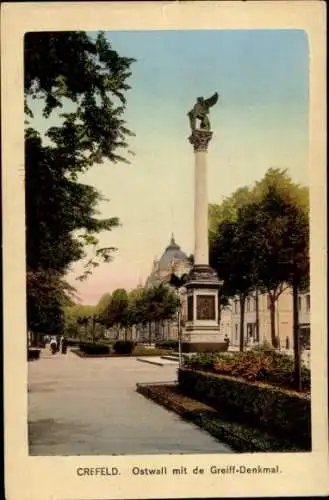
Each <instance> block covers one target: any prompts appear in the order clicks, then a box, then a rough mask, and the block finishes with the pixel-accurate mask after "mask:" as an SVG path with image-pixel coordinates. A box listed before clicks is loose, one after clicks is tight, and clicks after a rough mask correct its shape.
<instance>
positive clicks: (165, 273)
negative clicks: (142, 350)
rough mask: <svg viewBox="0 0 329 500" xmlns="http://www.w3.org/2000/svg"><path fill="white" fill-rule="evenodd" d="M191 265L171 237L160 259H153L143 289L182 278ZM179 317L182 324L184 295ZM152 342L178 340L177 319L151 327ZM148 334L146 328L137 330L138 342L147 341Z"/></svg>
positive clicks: (183, 319)
mask: <svg viewBox="0 0 329 500" xmlns="http://www.w3.org/2000/svg"><path fill="white" fill-rule="evenodd" d="M191 267H192V264H191V262H190V260H189V258H188V256H187V255H186V253H185V252H183V250H182V249H181V247H180V246H179V245H178V244H177V243H176V241H175V238H174V235H172V237H171V240H170V243H169V245H168V246H167V247H166V248H165V250H164V252H163V254H162V255H161V257H160V259H154V261H153V264H152V270H151V273H150V275H149V276H148V278H147V280H146V282H145V288H148V287H152V286H155V285H158V284H160V283H164V282H167V283H169V280H170V277H171V275H172V274H176V275H177V276H182V275H183V274H186V273H188V272H189V271H190V269H191ZM181 317H182V324H184V321H185V319H186V317H187V305H186V298H185V296H184V295H182V296H181ZM151 328H152V338H153V340H160V339H163V340H170V339H177V338H178V323H177V318H174V319H173V320H170V321H163V322H162V323H161V324H160V325H152V326H151ZM149 336H150V332H149V329H148V327H145V328H141V327H139V328H138V337H139V339H140V340H145V341H148V340H149Z"/></svg>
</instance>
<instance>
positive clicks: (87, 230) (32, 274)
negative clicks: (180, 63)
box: [24, 32, 133, 334]
mask: <svg viewBox="0 0 329 500" xmlns="http://www.w3.org/2000/svg"><path fill="white" fill-rule="evenodd" d="M24 54H25V60H24V70H25V73H24V89H25V116H26V128H25V187H26V227H27V230H26V258H27V319H28V328H29V330H30V331H32V332H34V333H38V332H40V333H50V334H54V333H56V332H60V331H61V330H62V328H63V321H64V318H63V307H67V306H68V305H69V304H70V303H72V294H74V290H73V289H72V287H70V286H69V285H68V284H67V283H66V281H65V275H66V273H67V271H68V270H69V268H70V266H71V264H72V263H74V262H76V261H78V260H81V259H82V260H84V271H83V273H82V275H81V277H80V278H81V279H85V278H86V277H87V276H88V275H89V274H90V273H91V272H92V270H93V269H94V268H95V267H96V266H98V265H99V263H100V262H101V261H106V262H107V261H109V260H111V257H112V253H113V251H114V250H115V249H114V248H112V247H108V248H101V247H100V245H99V241H98V234H99V233H100V232H101V231H110V230H112V229H113V228H115V227H116V226H118V224H119V220H118V219H117V218H116V217H112V218H107V219H101V218H100V217H99V213H98V204H99V202H100V201H101V200H102V195H101V193H100V192H98V191H97V190H96V189H95V188H94V187H92V186H89V185H86V184H84V183H83V182H81V175H82V174H83V173H85V172H86V171H87V170H88V169H90V168H91V167H92V166H93V165H95V164H97V163H101V162H102V161H103V160H104V159H107V160H109V161H110V162H120V161H125V162H127V157H126V155H125V150H127V147H128V144H127V139H128V138H129V136H130V135H132V133H131V132H130V131H129V130H128V129H127V127H126V125H125V122H124V119H123V115H124V111H125V107H126V98H125V94H126V92H127V91H128V89H129V85H128V84H127V80H128V79H129V76H130V74H131V73H130V67H131V64H132V63H133V59H130V58H127V57H121V56H119V54H118V53H117V52H116V51H115V50H113V49H112V47H111V45H110V43H109V42H108V41H107V40H106V38H105V36H104V34H102V33H99V34H98V35H97V36H96V37H95V38H91V37H89V36H87V34H86V33H84V32H31V33H27V34H26V36H25V47H24Z"/></svg>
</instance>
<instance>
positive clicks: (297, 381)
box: [292, 273, 302, 392]
mask: <svg viewBox="0 0 329 500" xmlns="http://www.w3.org/2000/svg"><path fill="white" fill-rule="evenodd" d="M292 307H293V337H294V385H295V389H296V391H298V392H301V390H302V384H301V359H300V357H301V356H300V342H299V311H298V282H297V279H296V274H295V273H294V275H293V282H292Z"/></svg>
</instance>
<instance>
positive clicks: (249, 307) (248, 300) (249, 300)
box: [246, 297, 251, 312]
mask: <svg viewBox="0 0 329 500" xmlns="http://www.w3.org/2000/svg"><path fill="white" fill-rule="evenodd" d="M246 310H247V312H250V311H251V299H250V297H247V307H246Z"/></svg>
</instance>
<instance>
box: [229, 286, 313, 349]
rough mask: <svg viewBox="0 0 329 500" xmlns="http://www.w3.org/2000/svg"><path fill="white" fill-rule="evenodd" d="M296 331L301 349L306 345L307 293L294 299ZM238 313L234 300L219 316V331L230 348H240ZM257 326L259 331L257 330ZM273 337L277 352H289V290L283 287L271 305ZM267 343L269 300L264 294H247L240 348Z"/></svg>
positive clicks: (236, 299) (290, 302)
mask: <svg viewBox="0 0 329 500" xmlns="http://www.w3.org/2000/svg"><path fill="white" fill-rule="evenodd" d="M298 309H299V328H300V339H301V345H302V346H303V347H304V348H308V347H309V344H310V310H311V300H310V293H309V292H307V293H300V294H299V296H298ZM240 322H241V311H240V303H239V300H238V298H235V299H233V300H231V301H230V305H229V306H227V307H226V308H225V309H224V310H223V311H222V313H221V329H222V331H223V333H224V334H226V335H228V337H229V338H230V345H231V346H233V347H235V348H238V347H239V345H240ZM257 322H258V325H259V327H258V328H257ZM275 336H276V337H277V341H278V343H279V346H280V348H283V349H292V348H293V309H292V290H291V288H289V287H287V288H286V289H285V290H284V291H283V292H282V293H281V295H280V296H279V298H278V299H277V301H276V304H275ZM264 342H268V343H271V317H270V300H269V297H268V295H267V294H257V295H256V294H255V293H253V294H251V295H250V296H249V297H247V299H246V303H245V315H244V345H246V346H251V345H254V344H256V345H257V344H263V343H264Z"/></svg>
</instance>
